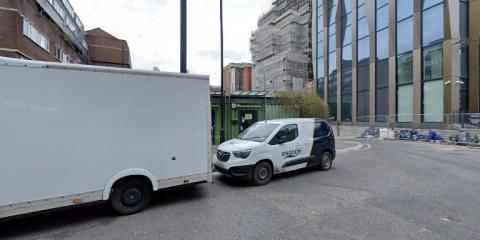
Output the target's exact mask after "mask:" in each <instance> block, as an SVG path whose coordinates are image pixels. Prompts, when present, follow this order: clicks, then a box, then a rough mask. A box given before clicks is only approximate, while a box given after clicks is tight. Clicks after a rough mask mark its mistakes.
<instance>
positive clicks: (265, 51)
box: [250, 0, 312, 91]
mask: <svg viewBox="0 0 480 240" xmlns="http://www.w3.org/2000/svg"><path fill="white" fill-rule="evenodd" d="M250 51H251V53H252V63H253V71H252V74H253V77H252V87H253V90H263V91H286V90H295V91H301V90H303V88H304V84H305V83H307V82H309V81H311V80H312V77H311V76H312V66H311V55H312V53H311V1H310V0H276V1H274V2H273V4H272V9H270V10H269V11H268V12H267V13H265V14H264V15H262V16H261V17H260V18H259V21H258V29H257V30H255V31H254V32H253V33H252V37H251V39H250Z"/></svg>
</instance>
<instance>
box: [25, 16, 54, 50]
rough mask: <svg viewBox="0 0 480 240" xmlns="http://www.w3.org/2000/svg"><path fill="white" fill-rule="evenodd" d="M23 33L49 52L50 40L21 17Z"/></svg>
mask: <svg viewBox="0 0 480 240" xmlns="http://www.w3.org/2000/svg"><path fill="white" fill-rule="evenodd" d="M23 34H24V35H25V36H27V37H28V38H29V39H30V40H32V41H33V42H34V43H36V44H37V45H38V46H40V47H41V48H43V49H44V50H45V51H47V52H50V40H49V39H48V38H47V37H45V35H43V34H42V33H40V32H39V31H38V30H37V29H36V28H35V27H34V26H33V25H32V24H31V23H30V21H28V20H27V19H25V18H24V19H23Z"/></svg>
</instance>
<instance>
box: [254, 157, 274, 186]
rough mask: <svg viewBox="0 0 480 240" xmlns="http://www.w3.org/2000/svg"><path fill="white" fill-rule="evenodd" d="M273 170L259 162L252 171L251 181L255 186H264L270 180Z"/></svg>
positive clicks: (264, 163) (267, 164) (266, 164)
mask: <svg viewBox="0 0 480 240" xmlns="http://www.w3.org/2000/svg"><path fill="white" fill-rule="evenodd" d="M272 175H273V169H272V166H271V165H270V164H269V163H267V162H259V163H258V164H257V165H255V168H254V169H253V176H252V181H253V183H254V184H255V185H257V186H261V185H265V184H267V183H268V182H270V180H271V179H272Z"/></svg>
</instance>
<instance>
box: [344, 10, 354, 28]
mask: <svg viewBox="0 0 480 240" xmlns="http://www.w3.org/2000/svg"><path fill="white" fill-rule="evenodd" d="M342 24H343V26H348V25H352V13H351V12H349V13H347V15H344V16H343V17H342Z"/></svg>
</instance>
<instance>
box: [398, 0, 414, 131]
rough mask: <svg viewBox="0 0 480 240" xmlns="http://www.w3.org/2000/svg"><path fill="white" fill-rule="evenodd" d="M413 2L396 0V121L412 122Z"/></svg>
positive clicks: (410, 0) (411, 0) (412, 0)
mask: <svg viewBox="0 0 480 240" xmlns="http://www.w3.org/2000/svg"><path fill="white" fill-rule="evenodd" d="M399 4H401V7H399ZM413 4H414V0H403V1H401V3H400V2H398V1H397V7H396V10H397V34H396V35H397V39H396V40H397V74H396V75H397V79H396V80H397V81H396V83H397V91H396V92H397V93H396V103H397V111H396V115H397V117H396V120H397V121H398V122H413Z"/></svg>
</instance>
